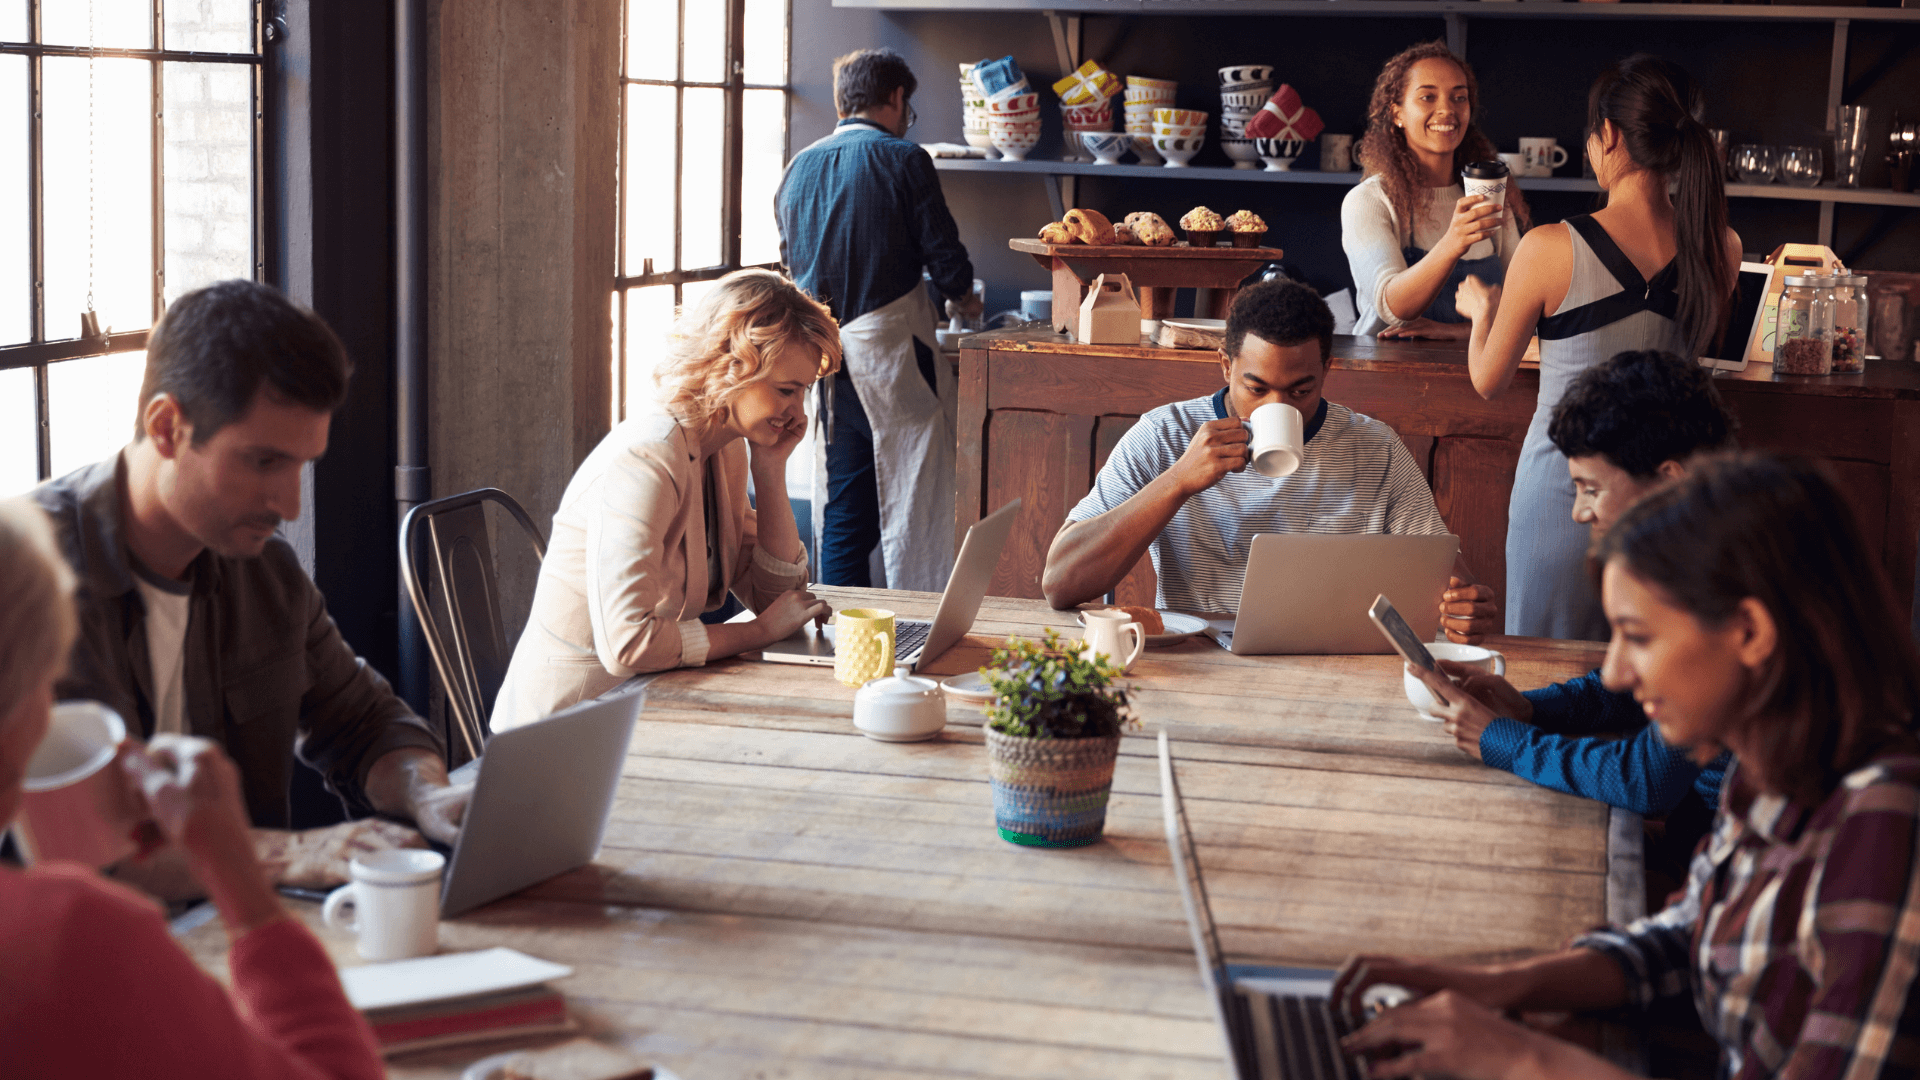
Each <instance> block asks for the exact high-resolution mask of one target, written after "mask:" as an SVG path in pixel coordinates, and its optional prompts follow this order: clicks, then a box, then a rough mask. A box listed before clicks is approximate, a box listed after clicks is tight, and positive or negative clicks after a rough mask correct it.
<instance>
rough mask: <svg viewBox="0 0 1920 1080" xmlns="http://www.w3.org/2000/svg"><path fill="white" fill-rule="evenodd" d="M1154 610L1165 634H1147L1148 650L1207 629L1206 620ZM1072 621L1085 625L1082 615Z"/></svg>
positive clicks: (1175, 643)
mask: <svg viewBox="0 0 1920 1080" xmlns="http://www.w3.org/2000/svg"><path fill="white" fill-rule="evenodd" d="M1154 610H1155V611H1159V612H1160V623H1161V625H1163V626H1165V627H1166V628H1167V632H1166V633H1164V634H1148V635H1147V648H1149V649H1164V648H1166V647H1167V646H1169V645H1178V644H1180V643H1181V642H1183V641H1185V640H1187V639H1188V638H1190V637H1192V636H1193V635H1195V634H1197V633H1199V632H1200V631H1202V630H1205V629H1206V628H1207V620H1205V619H1202V618H1199V617H1198V616H1194V615H1184V614H1181V613H1180V612H1178V611H1163V610H1161V609H1160V608H1154ZM1073 619H1074V621H1075V622H1077V623H1079V624H1080V625H1081V626H1085V625H1087V619H1086V616H1084V615H1075V616H1074V617H1073Z"/></svg>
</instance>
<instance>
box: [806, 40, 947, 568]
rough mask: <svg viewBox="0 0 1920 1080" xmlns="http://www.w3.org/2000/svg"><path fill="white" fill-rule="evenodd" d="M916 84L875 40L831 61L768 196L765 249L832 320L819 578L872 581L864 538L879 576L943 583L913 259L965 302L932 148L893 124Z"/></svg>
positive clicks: (819, 490)
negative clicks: (810, 126) (825, 84)
mask: <svg viewBox="0 0 1920 1080" xmlns="http://www.w3.org/2000/svg"><path fill="white" fill-rule="evenodd" d="M918 85H919V83H918V80H916V79H915V78H914V75H913V71H912V70H911V69H909V68H908V67H907V62H906V61H905V60H903V59H901V58H900V56H899V54H897V53H895V52H893V51H892V50H889V49H863V50H861V51H859V52H855V53H850V54H848V55H846V56H843V57H841V58H840V59H838V60H836V61H834V64H833V101H834V108H835V110H836V111H837V112H838V113H839V115H840V123H839V125H838V126H837V127H836V128H834V131H833V134H831V135H829V136H827V137H826V138H824V139H821V140H820V141H819V142H816V143H814V144H813V145H812V146H809V147H807V148H806V149H805V150H802V151H800V152H799V153H798V154H795V155H794V158H793V161H792V162H791V163H790V164H788V166H787V172H786V175H785V177H783V178H782V179H781V181H780V190H779V191H778V192H777V193H776V194H775V195H774V213H775V216H776V217H777V218H778V220H779V224H780V257H781V260H782V261H783V262H785V263H786V266H787V270H788V272H789V273H791V274H792V275H793V280H794V281H795V283H797V284H798V285H799V286H800V287H801V288H803V289H805V290H806V291H807V292H808V293H809V294H810V295H812V296H813V297H814V299H816V300H819V301H820V302H821V303H823V304H825V305H827V310H828V311H831V312H832V313H833V317H834V318H835V319H836V320H838V321H839V323H840V345H841V353H842V358H843V363H842V364H841V366H840V373H839V375H838V376H836V377H835V378H833V379H832V380H829V381H828V382H830V383H831V385H828V383H825V382H823V383H822V385H821V397H822V401H823V404H824V406H825V407H824V408H821V409H820V410H818V412H819V415H820V417H821V421H822V429H823V430H824V435H825V437H824V439H816V442H815V458H814V461H815V482H814V496H813V499H814V519H813V520H814V537H815V547H816V550H815V554H816V555H817V556H818V557H819V575H818V577H817V579H816V580H818V581H821V582H823V583H825V584H828V585H878V584H882V582H878V581H874V580H873V579H872V577H871V575H870V573H869V571H868V559H869V555H870V553H871V552H872V551H873V550H874V548H875V546H876V545H877V546H878V547H879V548H880V554H881V558H882V564H883V565H884V566H885V568H886V581H885V582H884V584H885V585H887V586H888V587H890V588H895V589H926V590H938V589H942V588H945V587H946V583H947V573H948V571H949V570H950V569H951V568H952V566H953V501H954V495H953V483H954V476H955V464H954V453H955V447H956V445H957V443H958V440H957V439H956V437H955V434H954V423H953V413H952V410H953V408H954V406H955V404H956V403H957V401H958V392H959V391H958V386H957V385H956V383H955V379H954V376H953V371H952V368H951V366H950V365H948V364H946V363H944V362H941V361H940V348H939V342H938V339H937V338H936V337H935V334H934V312H933V305H932V303H931V301H930V300H929V298H928V296H927V290H926V289H925V288H924V287H922V285H921V280H920V273H921V268H922V267H924V268H925V269H926V272H927V275H928V277H930V278H932V280H933V285H934V287H935V288H937V289H939V290H940V294H941V295H942V296H944V297H946V298H947V309H948V312H949V313H950V314H951V313H953V312H955V311H959V312H962V313H964V314H969V315H972V314H978V313H979V310H980V307H979V302H978V301H977V300H975V299H974V298H973V264H972V263H971V262H969V261H968V259H967V249H966V248H965V247H964V246H963V245H962V244H961V243H960V230H959V228H958V227H957V226H956V225H955V224H954V222H953V215H952V214H950V213H948V212H947V202H946V198H945V197H944V196H943V195H942V194H941V191H940V178H939V176H938V175H937V174H936V173H935V172H934V170H933V159H932V158H930V157H928V156H927V152H926V151H925V150H923V149H921V148H920V147H919V146H918V145H916V144H914V143H911V142H908V141H907V138H906V134H907V129H908V128H910V127H912V126H913V120H914V115H913V106H912V104H911V103H910V102H909V99H910V98H912V97H913V91H914V89H915V88H916V87H917V86H918ZM822 444H824V453H822V452H821V451H822ZM822 476H824V486H823V484H822V480H821V477H822Z"/></svg>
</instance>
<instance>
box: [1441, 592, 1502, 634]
mask: <svg viewBox="0 0 1920 1080" xmlns="http://www.w3.org/2000/svg"><path fill="white" fill-rule="evenodd" d="M1440 626H1441V627H1442V628H1443V629H1445V630H1446V632H1447V640H1448V641H1452V642H1455V643H1458V644H1461V645H1478V644H1480V640H1481V639H1482V638H1484V637H1486V636H1487V635H1488V634H1498V633H1500V631H1501V630H1502V629H1503V626H1502V623H1501V619H1500V605H1499V604H1498V603H1497V602H1496V601H1495V600H1494V598H1493V590H1492V589H1490V588H1488V587H1487V586H1485V585H1479V584H1472V585H1470V584H1468V583H1467V582H1466V581H1465V580H1463V579H1461V578H1457V577H1450V578H1448V579H1447V591H1446V592H1443V593H1441V594H1440Z"/></svg>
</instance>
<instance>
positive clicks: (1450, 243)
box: [1446, 195, 1506, 260]
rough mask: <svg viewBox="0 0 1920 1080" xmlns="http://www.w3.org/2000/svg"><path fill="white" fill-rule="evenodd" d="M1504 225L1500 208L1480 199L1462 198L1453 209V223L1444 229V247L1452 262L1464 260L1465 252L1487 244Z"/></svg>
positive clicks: (1478, 197) (1476, 196)
mask: <svg viewBox="0 0 1920 1080" xmlns="http://www.w3.org/2000/svg"><path fill="white" fill-rule="evenodd" d="M1504 224H1506V210H1505V208H1504V207H1503V206H1502V204H1500V203H1497V202H1494V201H1493V200H1492V199H1489V198H1486V197H1485V196H1482V195H1466V196H1462V197H1461V199H1460V201H1459V202H1457V203H1455V204H1454V205H1453V221H1452V222H1450V223H1449V224H1448V225H1447V237H1446V244H1447V247H1448V248H1449V249H1451V250H1452V252H1453V257H1454V259H1456V260H1458V259H1464V258H1466V255H1467V250H1468V249H1469V248H1471V247H1473V245H1475V244H1477V243H1479V242H1480V241H1482V240H1491V239H1492V238H1493V237H1494V236H1496V235H1498V234H1499V232H1500V227H1501V226H1502V225H1504Z"/></svg>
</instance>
